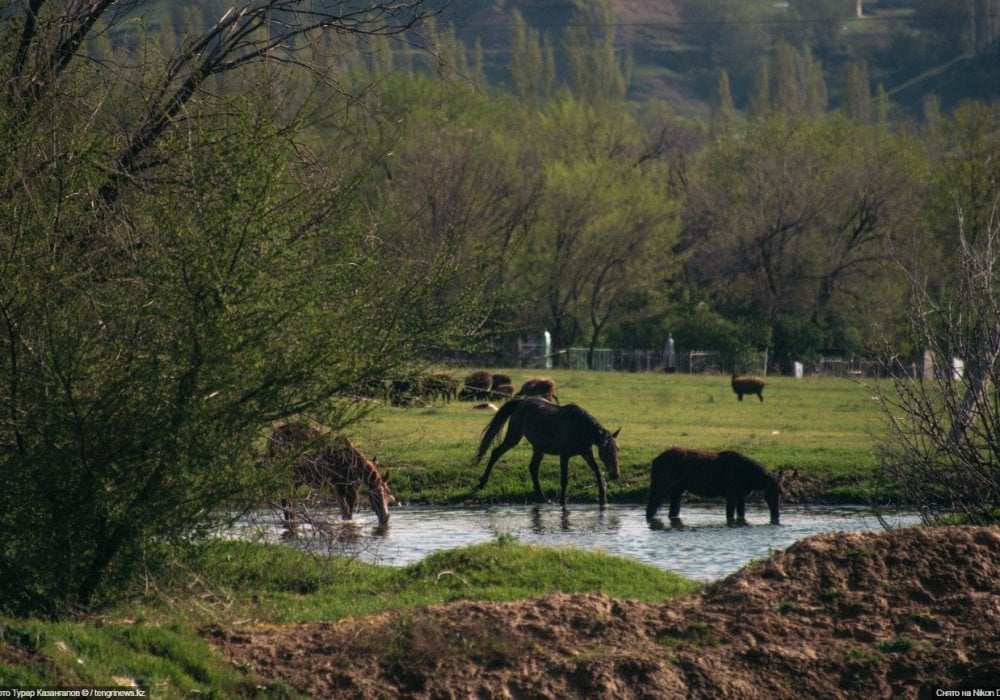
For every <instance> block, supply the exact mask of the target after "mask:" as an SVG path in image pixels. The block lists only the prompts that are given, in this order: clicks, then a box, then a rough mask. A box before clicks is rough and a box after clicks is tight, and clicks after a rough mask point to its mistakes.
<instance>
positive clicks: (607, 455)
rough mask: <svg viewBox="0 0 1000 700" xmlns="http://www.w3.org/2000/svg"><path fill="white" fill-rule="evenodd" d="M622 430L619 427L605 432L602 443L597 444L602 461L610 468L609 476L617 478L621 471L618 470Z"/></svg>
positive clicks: (605, 466) (606, 467)
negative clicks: (619, 438)
mask: <svg viewBox="0 0 1000 700" xmlns="http://www.w3.org/2000/svg"><path fill="white" fill-rule="evenodd" d="M621 431H622V429H621V428H618V430H616V431H615V432H613V433H608V432H605V433H604V438H603V439H602V440H601V444H599V445H598V446H597V454H598V456H599V457H600V458H601V462H603V463H604V468H605V469H607V470H608V476H609V477H611V478H612V479H617V478H618V477H619V475H620V474H621V472H620V471H619V470H618V440H616V439H615V438H617V437H618V433H620V432H621Z"/></svg>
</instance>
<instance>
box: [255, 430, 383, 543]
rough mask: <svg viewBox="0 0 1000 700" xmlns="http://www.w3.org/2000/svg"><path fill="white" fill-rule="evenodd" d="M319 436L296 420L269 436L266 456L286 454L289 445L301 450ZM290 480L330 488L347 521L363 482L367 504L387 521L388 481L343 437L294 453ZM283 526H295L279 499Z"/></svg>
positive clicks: (285, 502) (289, 508)
mask: <svg viewBox="0 0 1000 700" xmlns="http://www.w3.org/2000/svg"><path fill="white" fill-rule="evenodd" d="M319 437H320V432H319V430H318V429H316V428H314V427H312V426H306V425H302V424H299V423H288V424H285V425H282V426H280V427H279V428H277V429H276V430H275V431H274V434H273V435H272V436H271V442H270V444H269V445H268V455H269V456H270V457H272V458H273V457H276V456H278V455H280V454H285V455H287V454H288V453H289V451H290V450H292V449H293V448H296V449H298V450H299V451H300V452H303V450H304V448H307V447H310V446H311V445H312V443H314V442H316V441H317V440H318V439H319ZM292 480H293V482H294V484H295V486H296V487H299V486H308V487H310V488H313V489H317V490H329V489H331V487H332V490H333V492H334V493H335V494H336V496H337V503H338V504H339V506H340V513H341V517H342V518H343V519H344V520H351V519H352V518H353V517H354V510H355V508H357V504H358V489H359V488H360V486H361V485H362V484H363V485H364V486H366V487H367V489H368V503H369V505H370V506H371V508H372V510H373V511H374V512H375V515H376V517H377V518H378V522H379V525H385V524H386V523H387V522H389V502H390V501H391V500H392V494H391V493H390V491H389V484H388V483H387V481H386V480H385V478H383V476H382V475H381V474H380V473H379V470H378V466H377V465H376V463H375V462H374V461H373V460H370V459H368V458H367V457H366V456H365V455H364V453H363V452H361V450H359V449H358V448H356V447H355V446H354V445H352V444H351V441H350V440H348V439H347V438H346V437H343V436H338V437H336V438H334V439H333V441H332V444H330V445H327V446H325V447H324V448H323V449H322V450H321V451H320V452H317V453H312V454H309V453H305V452H303V453H302V454H299V455H296V456H295V461H294V464H293V466H292ZM281 507H282V510H283V511H284V517H285V526H286V527H287V528H288V529H289V530H292V529H294V528H295V512H294V510H293V509H292V505H291V502H290V499H287V498H285V499H282V501H281Z"/></svg>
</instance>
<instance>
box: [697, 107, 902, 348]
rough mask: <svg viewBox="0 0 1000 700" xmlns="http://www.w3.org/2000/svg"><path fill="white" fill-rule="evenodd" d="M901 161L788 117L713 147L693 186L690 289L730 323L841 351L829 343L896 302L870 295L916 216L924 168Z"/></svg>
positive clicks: (894, 149) (874, 145)
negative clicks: (809, 338) (792, 326)
mask: <svg viewBox="0 0 1000 700" xmlns="http://www.w3.org/2000/svg"><path fill="white" fill-rule="evenodd" d="M905 153H907V148H905V147H904V146H903V145H902V144H900V143H893V144H890V143H888V142H883V141H880V140H879V139H877V138H876V137H875V135H874V134H873V133H872V132H870V131H867V130H865V129H863V128H860V127H855V126H851V125H850V124H848V123H847V122H844V121H842V120H830V121H821V122H814V121H812V120H806V119H804V118H790V117H786V116H783V115H775V116H774V117H771V118H768V119H765V120H756V121H754V122H751V123H750V124H749V125H748V127H747V130H746V132H745V133H737V134H733V135H732V136H731V137H730V138H728V139H724V140H720V141H718V142H716V143H715V144H713V145H712V146H711V147H710V148H709V149H707V150H706V151H705V153H704V154H703V157H702V159H701V160H700V161H699V162H698V164H697V166H696V168H695V170H694V173H693V174H692V185H691V188H690V190H689V193H690V196H689V200H688V203H687V206H686V211H685V220H686V226H685V231H684V239H683V245H684V246H685V248H686V249H687V250H688V255H689V257H688V260H687V263H686V273H687V275H688V280H689V283H690V284H691V285H692V286H694V287H695V288H696V289H700V290H702V291H704V292H705V293H707V294H708V295H709V296H710V298H712V299H713V300H714V303H715V304H716V305H717V307H718V308H719V309H720V310H723V311H724V312H725V313H727V314H728V315H729V316H730V317H732V318H737V319H738V318H743V319H755V320H756V321H757V322H758V323H761V324H764V325H765V326H766V327H767V328H768V329H770V332H771V334H772V335H774V334H776V333H777V332H778V331H779V330H780V327H781V326H782V325H783V324H787V323H788V322H789V321H794V322H795V323H805V324H808V325H810V326H811V327H813V328H815V329H816V330H817V331H818V333H817V337H820V341H819V342H830V343H831V347H836V345H837V343H842V342H843V341H844V338H840V339H836V338H832V337H828V339H827V340H824V339H822V338H821V336H822V335H823V334H827V336H830V335H831V333H836V332H839V331H838V329H839V328H841V327H842V326H845V325H852V324H853V325H854V326H855V327H858V325H859V324H863V323H864V318H865V315H866V313H869V312H870V311H871V310H872V309H867V310H866V308H865V307H866V305H868V304H873V303H874V304H880V303H888V302H889V297H888V295H887V294H885V293H884V290H883V293H879V294H877V295H871V294H870V293H869V291H870V290H871V289H874V288H881V285H882V284H885V283H887V282H888V278H887V277H886V276H885V275H884V269H885V264H886V261H887V260H888V253H889V251H890V245H889V244H890V242H891V241H892V240H893V236H894V234H896V233H897V232H898V233H900V234H903V233H909V232H910V231H911V229H910V226H911V225H912V224H913V222H914V219H913V218H912V217H914V216H915V215H916V212H917V211H918V210H919V209H918V206H917V200H918V194H919V191H917V190H915V189H914V182H915V180H913V179H912V178H917V177H919V172H920V167H919V160H915V161H910V160H908V159H906V160H903V161H902V162H900V161H899V160H898V159H899V158H900V157H901V156H902V154H905ZM848 183H849V184H848ZM903 238H904V240H905V239H906V237H905V236H904V237H903ZM795 319H798V320H797V321H795ZM862 330H863V329H862ZM817 349H818V348H817ZM780 350H781V352H785V351H790V350H792V348H781V349H780ZM798 351H799V352H801V351H803V348H798Z"/></svg>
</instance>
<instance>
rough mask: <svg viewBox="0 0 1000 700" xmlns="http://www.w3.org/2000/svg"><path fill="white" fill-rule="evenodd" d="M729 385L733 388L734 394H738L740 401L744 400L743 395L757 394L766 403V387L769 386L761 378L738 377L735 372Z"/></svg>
mask: <svg viewBox="0 0 1000 700" xmlns="http://www.w3.org/2000/svg"><path fill="white" fill-rule="evenodd" d="M729 383H730V385H731V386H732V387H733V393H734V394H736V398H737V399H738V400H740V401H742V400H743V394H747V395H748V396H754V395H755V394H756V396H757V398H758V399H760V400H761V401H762V402H763V401H764V387H765V386H767V382H765V381H764V380H763V379H761V378H760V377H740V376H737V374H736V372H733V376H732V379H730V382H729Z"/></svg>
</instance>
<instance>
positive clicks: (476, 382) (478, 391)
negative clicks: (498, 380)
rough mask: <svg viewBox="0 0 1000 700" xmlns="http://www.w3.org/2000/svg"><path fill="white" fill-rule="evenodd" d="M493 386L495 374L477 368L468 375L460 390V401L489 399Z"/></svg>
mask: <svg viewBox="0 0 1000 700" xmlns="http://www.w3.org/2000/svg"><path fill="white" fill-rule="evenodd" d="M492 388H493V375H492V374H490V373H489V372H487V371H486V370H477V371H475V372H473V373H472V374H470V375H469V376H467V377H466V378H465V381H463V382H462V388H461V389H460V390H459V392H458V400H459V401H489V400H490V389H492Z"/></svg>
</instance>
